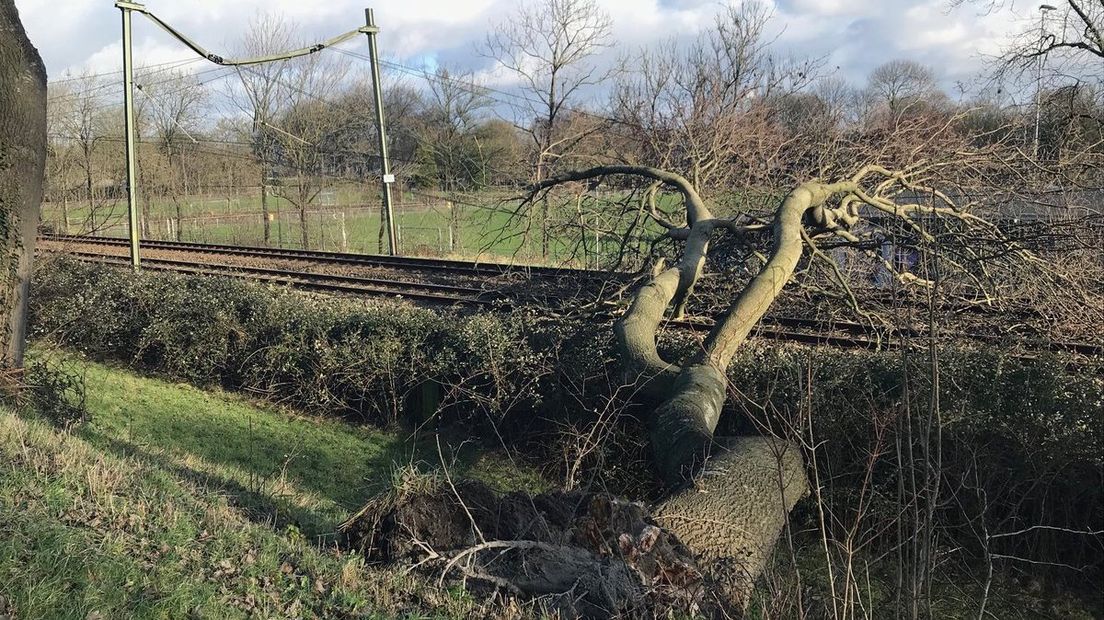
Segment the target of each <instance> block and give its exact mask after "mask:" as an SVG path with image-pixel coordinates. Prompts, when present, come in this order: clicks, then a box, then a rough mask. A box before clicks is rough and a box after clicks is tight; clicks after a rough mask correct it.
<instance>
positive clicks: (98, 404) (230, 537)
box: [0, 353, 544, 618]
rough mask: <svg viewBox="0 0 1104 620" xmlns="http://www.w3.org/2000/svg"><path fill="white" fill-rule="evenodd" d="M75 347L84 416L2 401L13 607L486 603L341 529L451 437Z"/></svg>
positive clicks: (110, 614)
mask: <svg viewBox="0 0 1104 620" xmlns="http://www.w3.org/2000/svg"><path fill="white" fill-rule="evenodd" d="M38 355H40V356H41V355H44V354H43V353H38ZM71 361H72V363H74V364H79V365H80V366H81V367H83V370H84V371H85V373H86V379H87V382H88V388H89V400H88V405H89V408H90V411H91V415H92V420H91V421H90V422H89V423H87V424H86V425H85V426H83V427H81V428H79V429H77V430H76V431H74V432H72V433H65V432H61V431H59V430H57V429H55V428H54V427H52V426H49V425H47V424H46V423H44V422H41V421H38V420H37V419H35V418H33V417H27V416H25V415H17V414H16V413H13V411H12V410H10V409H8V408H0V463H3V464H4V465H3V466H0V617H3V616H4V615H5V613H8V614H10V615H11V616H13V617H15V618H89V617H99V618H124V617H125V618H226V617H246V616H251V615H256V616H257V617H266V618H267V617H346V616H348V615H358V616H367V617H373V616H379V617H394V616H395V615H397V614H399V613H400V612H402V613H406V612H420V613H434V614H440V615H443V616H449V617H451V616H466V615H469V614H471V613H472V609H471V605H472V602H471V600H470V598H468V597H466V596H458V595H452V594H449V593H448V592H446V591H443V590H437V589H436V588H433V587H430V586H428V585H426V584H425V583H422V582H421V581H419V580H418V579H416V578H413V577H407V576H403V575H401V574H400V573H399V572H395V571H388V570H382V569H373V568H366V567H365V566H364V565H363V562H362V561H361V560H360V558H359V557H355V556H348V555H343V554H341V553H340V552H338V551H336V550H334V549H333V548H332V545H331V544H330V542H331V541H332V536H331V534H332V532H333V531H334V529H335V527H336V525H337V524H338V523H339V522H340V521H341V520H343V519H344V518H345V517H347V516H348V514H349V510H350V509H351V508H356V507H358V506H359V505H360V503H362V502H363V501H364V499H365V498H367V497H368V496H369V495H370V494H372V493H374V492H378V491H381V490H383V489H385V488H387V487H388V485H389V484H390V481H391V480H392V478H393V477H394V473H395V472H396V471H397V470H399V469H401V468H403V467H404V466H405V465H409V464H410V463H420V465H419V466H420V468H422V469H423V470H425V469H431V468H433V467H435V466H439V457H438V456H437V449H436V443H435V442H429V444H431V445H428V444H427V443H426V442H422V443H418V442H413V441H410V440H408V439H406V438H405V437H403V435H402V434H395V433H386V432H382V431H379V430H371V429H362V428H356V427H353V426H350V425H348V424H344V423H342V422H340V421H332V420H329V421H327V420H317V419H313V418H307V417H303V416H298V415H295V414H293V413H290V412H286V411H279V410H275V409H273V408H271V407H265V406H257V405H255V404H253V403H250V402H248V401H246V400H244V399H241V398H239V397H235V396H232V395H228V394H224V393H220V392H205V391H202V390H199V389H196V388H194V387H190V386H184V385H177V384H172V383H167V382H164V381H160V380H156V379H148V378H143V377H139V376H137V375H134V374H132V373H129V372H125V371H121V370H117V369H114V368H110V367H106V366H103V365H100V364H94V363H88V362H84V361H80V360H76V359H75V358H71ZM444 458H445V460H446V462H448V463H450V468H451V472H452V475H453V476H456V477H464V476H467V477H476V478H480V479H483V480H487V481H489V482H490V483H492V484H493V485H496V486H499V487H501V488H526V489H530V490H533V489H536V488H540V487H541V486H543V484H544V483H543V482H542V481H541V480H540V478H539V476H537V475H536V474H534V473H532V472H530V471H525V470H520V469H518V468H516V467H512V466H510V465H508V463H507V462H506V460H505V459H503V458H501V457H497V456H495V455H494V454H493V453H487V452H480V451H479V450H478V449H477V447H475V448H472V449H468V450H465V451H461V452H460V453H459V454H456V453H452V452H451V451H449V450H448V449H447V448H446V449H445V450H444Z"/></svg>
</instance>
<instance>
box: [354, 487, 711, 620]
mask: <svg viewBox="0 0 1104 620" xmlns="http://www.w3.org/2000/svg"><path fill="white" fill-rule="evenodd" d="M343 529H344V531H345V533H346V535H347V537H348V542H349V543H350V544H351V545H352V546H353V547H354V548H356V549H358V550H360V551H361V552H363V553H364V554H365V556H366V558H367V559H368V560H369V561H370V562H378V563H393V562H403V563H409V564H411V565H419V566H420V567H422V568H423V569H425V570H427V571H433V572H435V573H436V574H438V575H441V577H442V578H457V579H463V580H464V581H465V582H466V583H467V584H468V586H469V587H477V588H487V589H489V590H492V591H498V592H502V593H506V594H510V595H514V596H518V597H521V598H526V599H533V600H535V604H536V605H538V606H540V607H543V608H544V609H546V610H548V611H555V612H558V613H559V614H560V615H561V616H565V617H576V616H583V617H594V618H605V617H611V616H615V615H617V616H621V615H638V614H639V615H647V616H651V615H654V614H656V613H657V612H660V611H663V610H681V611H682V612H684V613H694V612H703V611H704V612H706V613H708V612H709V610H710V609H711V608H713V607H714V606H715V605H716V603H715V602H714V601H713V600H712V597H710V595H709V594H708V591H709V589H708V588H706V587H705V586H704V582H703V578H702V573H701V572H700V571H699V570H698V567H697V564H696V562H695V561H694V559H693V556H692V554H691V552H690V550H689V549H687V547H686V546H685V545H683V544H682V543H681V542H679V540H678V539H677V538H676V537H675V536H674V535H673V534H671V533H669V532H667V531H666V530H664V529H662V528H660V527H659V526H658V525H656V523H655V522H654V521H653V520H652V518H651V515H650V514H649V513H648V512H647V510H646V509H645V508H644V506H643V505H641V504H638V503H632V502H626V501H623V500H619V499H616V498H614V497H611V496H609V495H605V494H599V493H583V492H564V491H558V492H549V493H542V494H540V495H536V496H530V495H527V494H524V493H517V492H515V493H508V494H505V495H499V494H496V493H495V492H494V491H492V490H490V489H489V488H487V487H486V486H485V485H483V484H480V483H476V482H463V483H461V484H459V485H457V486H456V488H455V489H453V488H452V487H451V486H443V487H441V488H439V489H436V490H432V491H423V492H419V493H415V494H410V495H407V496H405V497H402V498H400V499H396V500H391V501H373V502H372V503H370V504H369V505H368V506H366V507H365V508H364V509H363V510H361V511H360V512H359V513H358V514H357V515H355V516H354V517H353V518H351V519H350V520H349V521H348V522H346V524H345V525H344V526H343Z"/></svg>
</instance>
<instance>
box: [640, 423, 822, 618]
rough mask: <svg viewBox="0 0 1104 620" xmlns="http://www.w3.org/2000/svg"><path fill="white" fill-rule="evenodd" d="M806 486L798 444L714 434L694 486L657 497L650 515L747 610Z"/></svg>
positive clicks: (722, 591)
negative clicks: (663, 498) (682, 544)
mask: <svg viewBox="0 0 1104 620" xmlns="http://www.w3.org/2000/svg"><path fill="white" fill-rule="evenodd" d="M807 491H808V482H807V478H806V476H805V467H804V464H803V461H802V458H801V453H800V451H799V449H798V448H797V446H795V445H793V444H790V443H787V442H784V441H779V440H776V439H772V438H769V437H736V438H729V439H719V440H717V444H716V446H714V448H713V455H712V456H711V457H710V459H709V462H708V464H706V466H705V468H704V469H703V470H702V471H701V472H700V475H699V476H698V478H697V480H696V481H695V484H694V486H693V487H690V488H686V489H683V490H681V491H678V492H676V493H674V494H673V495H671V496H670V497H668V498H667V499H666V500H664V501H663V502H660V504H659V505H658V506H656V508H655V512H654V515H655V518H656V521H657V522H659V524H660V525H662V526H663V527H665V528H667V529H668V530H669V531H671V532H674V533H675V535H676V536H678V538H679V540H680V541H681V542H683V543H684V544H686V545H687V546H688V547H690V549H692V550H693V551H694V554H695V556H696V558H697V560H698V563H699V566H701V567H702V568H703V569H704V571H705V572H706V575H705V576H706V577H707V578H708V579H709V580H710V581H711V582H713V584H714V587H715V588H716V591H717V593H718V594H719V595H720V596H721V597H722V598H723V599H724V600H725V601H726V602H727V603H729V604H730V605H733V606H735V607H737V608H745V607H746V606H747V604H748V600H749V598H750V595H751V593H752V591H753V590H754V588H755V580H756V579H757V578H758V577H759V575H760V574H761V573H762V572H763V569H765V568H766V566H767V562H768V561H769V560H770V556H771V553H772V551H773V550H774V545H775V542H776V541H777V540H778V535H779V533H781V531H782V528H783V527H784V526H785V525H786V520H787V517H788V515H789V513H790V510H791V509H792V508H793V507H794V504H796V503H797V500H799V499H801V497H803V496H804V495H805V493H806V492H807Z"/></svg>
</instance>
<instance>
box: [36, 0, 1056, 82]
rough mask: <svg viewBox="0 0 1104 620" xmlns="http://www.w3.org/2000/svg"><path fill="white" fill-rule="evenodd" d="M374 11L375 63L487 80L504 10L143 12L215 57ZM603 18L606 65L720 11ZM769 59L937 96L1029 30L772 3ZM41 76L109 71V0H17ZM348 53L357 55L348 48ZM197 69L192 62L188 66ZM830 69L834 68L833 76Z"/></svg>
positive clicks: (206, 5) (614, 12)
mask: <svg viewBox="0 0 1104 620" xmlns="http://www.w3.org/2000/svg"><path fill="white" fill-rule="evenodd" d="M366 1H373V2H374V8H375V12H376V20H377V22H378V24H379V25H380V27H381V28H382V29H383V31H382V33H381V35H380V46H381V49H382V51H383V53H384V54H385V56H387V57H389V58H391V59H394V60H398V61H400V62H404V63H406V64H414V65H421V64H424V63H427V62H428V63H430V64H432V63H435V62H443V63H447V64H449V65H450V66H459V67H465V68H470V69H475V70H483V71H491V70H492V69H493V67H492V66H490V65H489V61H488V60H487V59H485V58H482V57H480V56H479V55H478V54H477V53H476V51H475V49H476V46H477V45H478V43H479V42H481V41H482V40H483V37H484V33H485V32H486V31H487V29H488V28H489V26H490V24H492V23H494V22H495V21H497V20H499V19H502V18H503V17H505V16H506V15H508V14H509V12H510V9H511V8H512V7H513V6H514V2H511V1H508V0H401V1H396V0H352V1H350V0H327V1H326V2H324V3H323V2H313V1H311V0H233V1H227V0H147V2H146V6H147V8H149V9H150V10H151V11H153V12H155V13H157V14H158V15H159V16H160V17H162V18H163V19H165V20H166V21H168V22H170V23H172V24H173V25H174V26H175V27H177V28H178V29H180V30H181V31H183V32H185V33H187V34H188V35H189V36H192V37H193V38H194V39H196V40H197V41H199V42H200V43H201V44H203V45H205V46H207V47H208V48H210V49H212V50H214V51H223V50H227V49H229V47H230V46H231V45H232V44H233V42H234V41H235V39H236V38H237V37H238V36H239V35H240V33H241V32H242V31H243V30H244V29H246V28H247V27H248V25H249V23H250V20H251V19H252V18H253V17H254V16H255V15H256V14H257V12H259V11H271V12H276V13H282V14H283V15H284V16H285V17H286V18H287V19H288V20H289V21H291V22H293V23H295V24H296V25H297V27H298V28H299V29H300V31H301V36H302V37H303V38H304V39H307V40H311V41H316V40H321V39H324V38H326V37H328V36H330V35H333V34H336V33H339V32H342V31H345V30H349V29H352V28H356V27H358V26H359V25H361V24H362V23H363V16H364V12H363V8H364V3H365V2H366ZM598 2H599V4H600V5H601V6H602V7H603V9H605V10H606V11H607V12H608V13H609V14H610V16H611V17H612V19H613V24H614V38H615V40H616V43H617V45H616V47H615V48H614V49H613V50H610V51H609V53H607V55H606V59H605V60H607V61H611V60H612V59H613V58H614V57H615V56H616V55H617V54H618V53H621V52H625V51H630V50H633V49H636V48H638V47H640V46H642V45H647V44H649V43H652V42H655V41H657V40H660V39H664V38H667V37H670V36H672V35H678V36H692V35H693V34H694V33H696V32H698V31H700V29H702V28H705V27H707V26H708V25H709V24H710V23H711V20H712V16H713V15H714V14H715V13H716V12H717V11H718V10H719V9H720V8H721V6H722V4H721V3H720V2H717V1H715V0H598ZM767 4H768V5H769V6H771V7H772V9H773V18H772V22H771V25H770V29H769V30H770V33H771V35H772V36H777V41H776V43H775V48H776V50H778V51H780V52H783V53H791V54H794V55H798V56H813V57H824V58H826V67H827V68H828V69H829V70H830V71H832V72H833V73H836V74H838V75H840V76H842V77H844V78H847V79H849V80H851V81H853V82H855V83H856V84H861V83H862V82H863V81H864V80H865V76H866V75H867V74H868V73H869V71H870V70H871V69H872V68H873V67H875V66H877V65H878V64H881V63H882V62H885V61H888V60H893V59H895V58H911V59H915V60H918V61H920V62H922V63H925V64H928V65H931V66H932V67H933V68H934V69H935V70H936V72H937V73H938V75H939V78H940V80H941V82H942V83H943V85H944V88H946V89H947V90H948V91H952V93H951V94H954V93H953V90H954V85H955V83H956V82H957V81H963V80H969V79H970V78H971V77H973V76H975V75H977V74H978V73H979V72H980V71H981V70H982V68H983V62H984V59H983V57H984V55H985V54H992V53H995V52H996V51H997V50H998V49H999V46H1000V42H1001V41H1002V40H1003V38H1004V37H1005V36H1006V35H1007V34H1008V33H1009V32H1011V31H1015V30H1019V29H1021V28H1023V27H1024V25H1025V24H1030V23H1032V22H1031V20H1032V19H1034V17H1033V16H1032V12H1033V11H1034V10H1035V8H1036V6H1035V4H1031V3H1024V2H1016V3H1011V4H1009V5H1008V6H1005V7H1003V8H1002V9H1000V10H998V11H996V12H987V11H985V10H983V9H984V6H982V5H967V6H964V7H959V8H957V9H953V10H952V9H951V8H950V6H949V4H948V1H947V0H883V1H878V0H773V1H770V2H768V3H767ZM16 5H17V6H18V7H19V9H20V11H21V15H22V17H23V21H24V23H25V25H26V26H27V29H28V33H29V35H30V37H31V40H32V41H33V42H34V43H35V45H36V46H37V47H38V48H39V50H40V51H41V53H42V55H43V58H44V59H45V61H46V65H47V69H48V71H49V73H50V76H51V78H60V77H64V75H65V74H66V73H67V72H72V73H79V72H80V71H82V70H85V69H87V70H90V71H92V72H96V73H100V72H106V71H112V70H116V69H118V67H119V65H120V54H121V52H120V23H119V22H120V20H119V11H118V9H116V8H114V3H113V1H112V0H16ZM135 41H136V45H135V57H136V58H137V59H138V60H139V62H145V63H147V64H155V63H161V62H166V61H171V60H176V59H185V58H189V54H190V52H189V51H188V50H187V49H184V48H183V47H181V46H180V45H178V44H177V43H176V42H175V41H173V40H172V39H170V38H169V37H168V36H167V35H165V34H164V33H163V32H161V31H160V30H158V29H157V28H156V26H154V25H153V24H152V23H150V22H148V21H146V20H144V19H142V18H139V17H136V18H135ZM349 45H350V48H351V49H360V50H363V48H364V43H363V41H361V40H357V41H355V42H353V43H352V44H349ZM190 66H192V67H198V66H199V64H198V63H196V64H193V65H190ZM837 67H838V69H837Z"/></svg>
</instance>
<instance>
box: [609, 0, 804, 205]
mask: <svg viewBox="0 0 1104 620" xmlns="http://www.w3.org/2000/svg"><path fill="white" fill-rule="evenodd" d="M769 18H770V12H769V10H768V9H767V7H766V6H765V5H763V4H761V3H757V2H744V3H741V4H740V5H739V6H730V7H727V8H726V9H725V10H724V11H722V12H721V13H720V14H718V15H717V17H716V19H715V22H714V25H713V28H712V29H708V30H706V31H705V32H704V33H702V34H701V35H700V36H699V37H697V38H696V39H695V40H692V41H689V42H681V41H679V40H677V39H676V40H671V41H668V42H666V43H664V44H662V45H660V46H659V47H657V48H655V49H645V50H641V51H640V52H639V54H637V56H636V57H635V58H634V59H632V60H629V61H626V63H625V64H626V65H627V66H629V67H632V70H631V71H629V72H627V73H626V74H625V76H624V78H623V79H622V80H620V81H619V84H618V85H617V89H616V91H615V95H614V101H613V106H612V107H613V109H614V111H615V115H616V117H617V118H618V119H619V120H621V121H622V123H621V127H622V129H623V131H625V132H627V133H630V134H632V135H633V136H636V137H637V140H638V142H639V143H640V144H639V145H638V148H637V149H635V151H633V152H636V153H639V157H640V163H646V164H648V165H651V166H655V167H660V168H670V169H676V170H685V171H686V174H687V175H688V178H689V180H690V181H691V183H693V184H694V185H695V186H696V187H699V188H702V189H703V190H708V189H713V188H719V187H726V186H732V185H741V186H742V185H749V184H755V183H757V182H758V181H761V180H762V179H764V178H765V177H767V176H770V172H768V167H767V166H766V163H767V162H770V161H773V160H775V159H776V157H775V154H776V153H777V150H778V149H779V148H780V147H781V144H780V142H779V139H778V138H779V136H778V135H776V134H775V133H774V128H773V127H771V124H770V123H769V122H768V120H769V119H768V115H769V114H770V110H769V108H768V107H767V106H765V105H764V102H766V101H769V100H771V99H773V98H776V97H778V96H781V95H785V94H788V93H793V92H795V91H797V90H799V89H800V88H802V87H803V86H804V85H806V84H807V83H808V82H809V81H811V79H812V77H813V74H814V73H815V71H816V63H815V62H794V61H789V60H784V59H779V58H777V57H776V56H775V55H774V54H772V53H771V51H770V42H771V40H770V37H769V36H768V35H767V26H768V23H769Z"/></svg>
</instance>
